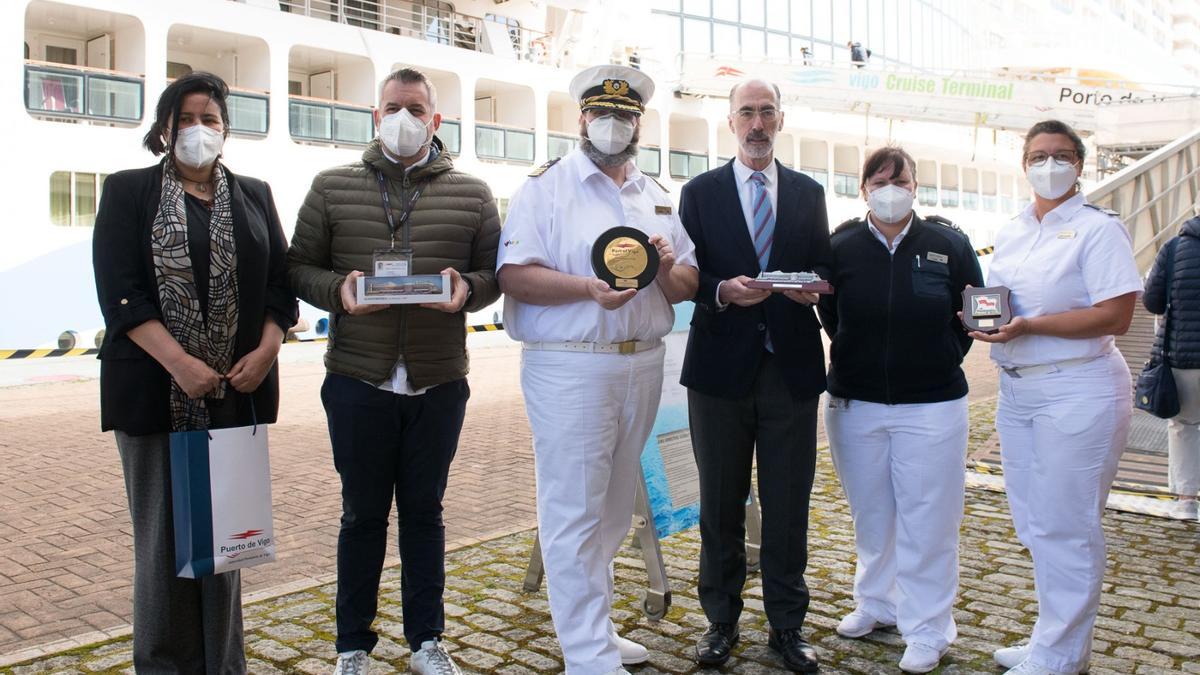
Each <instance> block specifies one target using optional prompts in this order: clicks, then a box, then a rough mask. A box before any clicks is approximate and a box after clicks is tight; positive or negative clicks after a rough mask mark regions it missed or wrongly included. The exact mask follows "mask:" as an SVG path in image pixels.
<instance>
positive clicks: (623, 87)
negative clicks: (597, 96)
mask: <svg viewBox="0 0 1200 675" xmlns="http://www.w3.org/2000/svg"><path fill="white" fill-rule="evenodd" d="M604 93H605V94H608V95H609V96H628V95H629V83H628V82H626V81H625V80H605V81H604Z"/></svg>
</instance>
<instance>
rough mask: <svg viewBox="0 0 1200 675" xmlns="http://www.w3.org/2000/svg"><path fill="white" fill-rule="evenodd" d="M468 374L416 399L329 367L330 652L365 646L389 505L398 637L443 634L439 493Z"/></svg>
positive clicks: (325, 399)
mask: <svg viewBox="0 0 1200 675" xmlns="http://www.w3.org/2000/svg"><path fill="white" fill-rule="evenodd" d="M470 395H471V390H470V388H469V387H468V386H467V381H466V380H465V379H461V380H455V381H453V382H447V383H445V384H441V385H438V386H436V387H434V388H432V389H430V390H429V391H427V392H426V393H424V394H422V395H420V396H404V395H399V394H393V393H391V392H389V391H383V390H381V389H378V388H376V387H374V386H372V385H370V384H368V383H366V382H362V381H361V380H357V379H355V378H352V377H346V376H344V375H336V374H333V373H330V374H329V375H327V376H326V377H325V383H324V385H322V387H321V402H322V403H324V405H325V415H326V417H327V418H328V421H329V439H330V442H331V443H332V445H333V462H334V466H335V467H336V468H337V472H338V475H339V476H341V479H342V522H341V530H340V531H339V532H338V563H337V572H338V590H337V632H338V636H337V650H338V652H347V651H353V650H356V649H362V650H364V651H367V652H370V651H371V650H372V649H373V648H374V647H375V643H376V642H377V641H378V636H377V635H376V634H375V632H374V631H373V630H371V622H372V621H374V620H375V612H376V608H377V606H378V595H379V576H380V574H381V573H382V571H383V559H384V555H385V553H386V552H387V527H388V517H389V515H390V514H391V510H392V500H393V499H394V500H395V502H396V515H397V517H396V522H397V524H398V529H399V532H400V565H401V582H400V583H401V591H400V593H401V602H402V603H403V605H402V609H403V612H404V637H405V638H406V639H407V640H408V643H409V646H410V647H411V648H412V649H413V651H416V650H418V649H420V647H421V643H422V642H425V641H426V640H432V639H435V638H437V637H438V636H439V635H441V634H442V631H443V630H444V628H445V617H444V615H443V612H442V594H443V592H444V590H445V586H446V569H445V552H446V531H445V528H444V527H443V526H442V496H443V495H444V494H445V492H446V480H447V477H448V476H449V473H450V462H451V461H452V460H453V459H454V453H455V451H456V450H457V449H458V436H459V432H461V431H462V424H463V416H464V414H465V413H466V407H467V398H469V397H470Z"/></svg>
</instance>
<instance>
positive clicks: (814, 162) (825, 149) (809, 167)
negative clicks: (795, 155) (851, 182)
mask: <svg viewBox="0 0 1200 675" xmlns="http://www.w3.org/2000/svg"><path fill="white" fill-rule="evenodd" d="M798 170H799V171H800V173H802V174H804V175H806V176H808V177H809V178H811V179H813V180H815V181H817V182H818V183H820V184H821V187H822V188H824V189H825V190H826V191H828V190H829V145H828V143H826V142H825V141H818V140H814V139H811V138H802V139H800V160H799V167H798Z"/></svg>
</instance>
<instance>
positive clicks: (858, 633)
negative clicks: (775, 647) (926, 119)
mask: <svg viewBox="0 0 1200 675" xmlns="http://www.w3.org/2000/svg"><path fill="white" fill-rule="evenodd" d="M862 176H863V177H862V185H861V186H860V189H861V190H862V194H863V197H864V198H865V199H866V202H867V205H868V206H869V207H870V211H869V212H868V213H867V217H866V218H865V219H858V218H855V219H854V220H850V221H847V222H845V223H843V224H842V225H840V226H839V227H838V228H837V230H836V231H834V233H833V237H832V242H831V243H832V247H833V268H834V269H833V278H832V279H831V281H832V282H833V287H834V288H835V289H836V294H835V295H833V296H825V297H824V298H823V299H822V300H821V303H820V304H819V305H818V310H819V311H820V313H821V325H822V326H824V328H825V331H826V332H827V333H829V337H830V339H831V340H832V348H831V350H830V354H831V357H830V366H829V377H828V387H829V399H828V404H827V406H826V409H825V431H826V433H827V434H828V435H829V449H830V451H831V453H832V455H833V462H834V466H835V467H837V473H838V478H839V479H840V480H841V482H842V489H843V490H845V492H846V498H847V499H848V500H849V501H850V513H851V515H852V516H853V518H854V541H855V548H856V551H857V553H858V567H857V571H856V572H855V575H854V601H855V605H856V607H855V609H854V611H853V612H851V613H850V614H849V615H847V616H846V617H845V618H843V619H842V621H841V623H839V624H838V627H837V632H838V634H839V635H841V636H842V637H846V638H858V637H863V636H864V635H867V634H869V633H870V632H871V631H873V630H875V629H876V628H877V627H880V626H888V625H896V626H897V627H898V628H899V629H900V633H901V635H903V636H904V642H905V644H906V648H905V650H904V657H903V659H901V661H900V669H901V670H903V671H904V672H908V673H927V672H929V671H931V670H933V669H934V668H936V667H937V665H938V662H939V661H940V660H941V658H942V656H944V655H945V654H946V651H947V650H948V649H949V648H950V643H951V642H953V641H954V639H955V637H956V636H957V635H958V632H957V629H956V627H955V625H954V616H953V614H952V611H953V609H954V597H955V595H956V594H957V591H958V528H959V523H960V522H961V521H962V514H963V481H964V473H965V466H964V458H965V456H966V450H967V378H966V376H965V375H964V374H963V371H962V367H961V364H962V359H963V355H964V354H966V352H967V350H968V349H970V348H971V339H970V338H969V337H967V334H966V331H965V330H964V329H963V325H962V322H961V321H960V320H959V318H958V316H957V315H956V312H957V311H958V310H959V309H961V308H962V291H963V288H964V287H966V286H968V285H970V286H980V285H982V283H983V274H982V272H980V270H979V261H978V259H977V258H976V257H975V251H974V249H973V248H972V247H971V242H970V240H969V239H968V238H967V235H965V234H963V233H962V231H960V230H959V229H958V228H956V227H954V226H953V225H950V224H949V223H948V222H947V221H944V220H942V219H935V218H928V219H926V218H920V217H919V216H917V215H916V214H915V213H913V210H912V204H913V198H914V197H915V193H916V189H917V181H916V162H914V161H913V158H912V157H911V156H910V155H909V154H908V153H907V152H905V151H904V150H902V149H900V148H898V147H893V146H887V147H884V148H880V149H878V150H876V151H875V152H873V153H872V154H871V155H870V156H869V157H867V161H866V163H865V164H864V165H863V171H862Z"/></svg>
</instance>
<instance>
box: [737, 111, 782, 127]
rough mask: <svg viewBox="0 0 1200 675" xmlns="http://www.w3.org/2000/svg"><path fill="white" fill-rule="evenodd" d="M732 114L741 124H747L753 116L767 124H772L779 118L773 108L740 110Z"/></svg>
mask: <svg viewBox="0 0 1200 675" xmlns="http://www.w3.org/2000/svg"><path fill="white" fill-rule="evenodd" d="M734 114H735V115H737V117H738V119H739V120H741V121H743V122H749V121H750V120H752V119H754V117H755V116H758V117H761V118H762V121H764V122H766V123H768V124H769V123H771V122H774V121H775V118H776V117H778V116H779V111H778V110H776V109H775V108H759V109H757V110H756V109H754V108H742V109H741V110H738V111H737V112H735V113H734Z"/></svg>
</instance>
